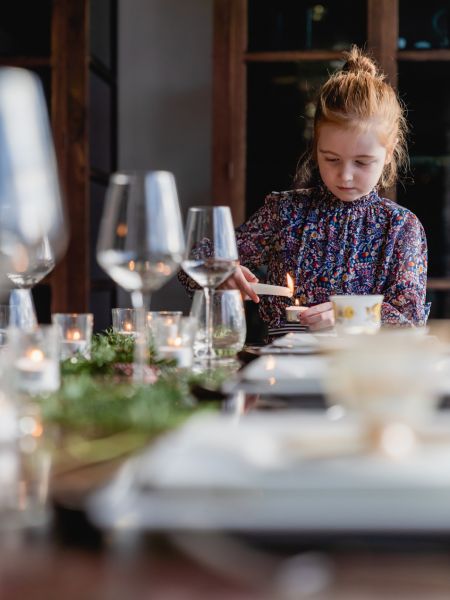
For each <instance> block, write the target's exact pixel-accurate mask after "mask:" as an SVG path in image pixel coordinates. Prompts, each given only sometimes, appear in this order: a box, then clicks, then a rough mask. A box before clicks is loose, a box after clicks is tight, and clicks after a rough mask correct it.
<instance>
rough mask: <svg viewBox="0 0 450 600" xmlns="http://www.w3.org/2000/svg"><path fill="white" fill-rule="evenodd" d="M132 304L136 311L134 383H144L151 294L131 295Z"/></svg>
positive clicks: (134, 293)
mask: <svg viewBox="0 0 450 600" xmlns="http://www.w3.org/2000/svg"><path fill="white" fill-rule="evenodd" d="M131 303H132V305H133V308H135V309H136V341H135V345H134V356H133V381H134V382H135V383H144V380H145V367H146V365H147V362H148V340H147V322H146V321H147V319H146V316H147V310H148V307H149V306H150V294H149V293H144V292H142V291H135V292H132V293H131Z"/></svg>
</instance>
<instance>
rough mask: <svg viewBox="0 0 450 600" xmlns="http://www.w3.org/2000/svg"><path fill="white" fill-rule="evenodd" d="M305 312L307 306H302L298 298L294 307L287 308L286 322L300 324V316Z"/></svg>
mask: <svg viewBox="0 0 450 600" xmlns="http://www.w3.org/2000/svg"><path fill="white" fill-rule="evenodd" d="M305 310H307V306H300V301H299V299H298V298H296V299H295V302H294V306H287V307H286V321H287V322H288V323H299V322H300V315H301V313H302V312H303V311H305Z"/></svg>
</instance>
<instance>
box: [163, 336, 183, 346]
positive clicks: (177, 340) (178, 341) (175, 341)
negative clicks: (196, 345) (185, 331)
mask: <svg viewBox="0 0 450 600" xmlns="http://www.w3.org/2000/svg"><path fill="white" fill-rule="evenodd" d="M182 341H183V340H182V339H181V338H180V337H176V338H168V339H167V344H168V346H176V347H179V346H181V342H182Z"/></svg>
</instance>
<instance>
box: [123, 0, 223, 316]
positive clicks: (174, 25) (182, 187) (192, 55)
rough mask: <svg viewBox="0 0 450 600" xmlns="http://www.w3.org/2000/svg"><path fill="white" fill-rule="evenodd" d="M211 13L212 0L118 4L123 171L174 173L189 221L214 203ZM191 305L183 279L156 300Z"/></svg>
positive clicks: (162, 304)
mask: <svg viewBox="0 0 450 600" xmlns="http://www.w3.org/2000/svg"><path fill="white" fill-rule="evenodd" d="M212 13H213V2H212V1H211V0H182V1H181V2H180V0H131V1H130V0H119V4H118V90H119V93H118V167H119V168H122V169H132V168H135V169H167V170H169V171H173V173H174V174H175V177H176V180H177V185H178V192H179V198H180V204H181V207H182V210H183V217H184V216H185V214H186V211H187V208H188V207H189V206H194V205H200V204H208V203H211V202H212V197H211V154H212V152H211V145H212V140H211V126H212V89H211V86H212V38H213V31H212V27H213V18H212ZM119 298H121V299H123V301H126V297H124V296H123V295H122V294H120V293H119ZM188 306H189V300H188V297H187V295H186V293H185V292H184V289H183V288H182V287H181V286H180V284H179V283H178V280H177V279H173V280H172V281H170V282H168V283H167V284H166V285H165V286H164V287H163V288H162V289H161V290H160V291H158V292H156V293H155V294H154V295H153V298H152V308H153V309H155V310H158V309H163V308H164V309H168V310H174V309H184V310H188Z"/></svg>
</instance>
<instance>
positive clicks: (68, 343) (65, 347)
mask: <svg viewBox="0 0 450 600" xmlns="http://www.w3.org/2000/svg"><path fill="white" fill-rule="evenodd" d="M78 353H79V354H83V355H84V356H87V355H88V343H87V340H86V339H83V337H82V333H81V331H80V330H79V329H78V328H77V327H74V328H73V329H68V330H67V331H66V335H65V338H64V339H63V340H61V358H62V359H65V358H70V357H72V356H74V355H75V354H78Z"/></svg>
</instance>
